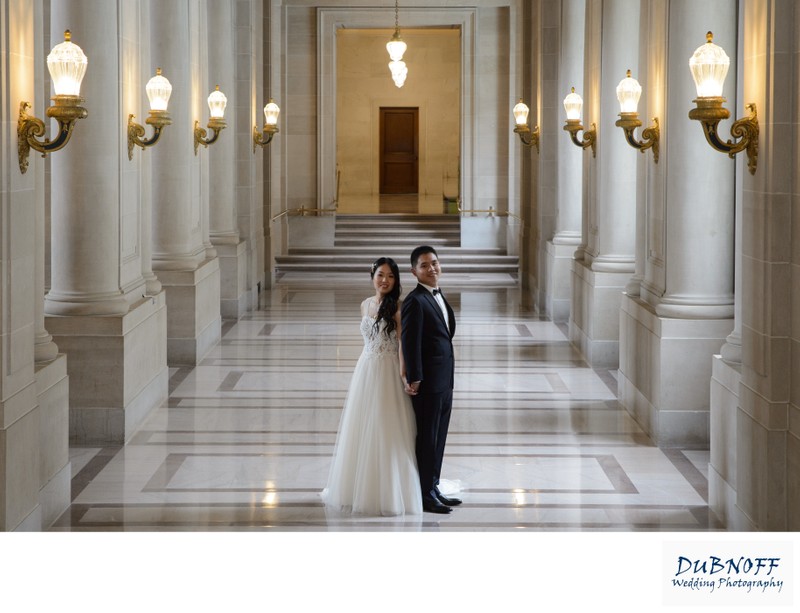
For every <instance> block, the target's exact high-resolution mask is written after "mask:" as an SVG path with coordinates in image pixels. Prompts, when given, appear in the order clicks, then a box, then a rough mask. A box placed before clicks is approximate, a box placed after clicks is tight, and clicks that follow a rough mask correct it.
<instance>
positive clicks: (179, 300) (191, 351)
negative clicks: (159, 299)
mask: <svg viewBox="0 0 800 613" xmlns="http://www.w3.org/2000/svg"><path fill="white" fill-rule="evenodd" d="M156 274H158V278H159V279H160V280H161V285H162V287H163V288H164V291H165V292H166V295H167V363H168V364H169V365H170V366H173V365H188V366H196V365H197V364H199V363H200V360H202V359H203V357H204V356H205V355H206V354H207V353H208V352H209V351H210V350H211V348H212V347H214V345H216V344H217V343H219V341H220V338H221V336H222V318H221V314H220V270H219V258H218V257H217V258H213V259H210V260H206V261H205V262H203V263H202V264H200V266H198V267H197V268H196V269H195V270H161V271H158V272H157V273H156Z"/></svg>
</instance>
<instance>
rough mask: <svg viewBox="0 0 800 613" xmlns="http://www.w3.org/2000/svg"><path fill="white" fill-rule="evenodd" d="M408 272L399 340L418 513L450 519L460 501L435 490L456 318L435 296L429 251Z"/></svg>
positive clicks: (417, 253) (419, 251)
mask: <svg viewBox="0 0 800 613" xmlns="http://www.w3.org/2000/svg"><path fill="white" fill-rule="evenodd" d="M411 272H412V274H413V275H414V276H415V277H416V278H417V281H418V282H419V284H418V285H417V287H416V288H415V289H414V291H412V292H411V293H410V294H408V296H406V298H405V300H403V308H402V339H401V340H402V345H403V361H404V363H405V372H406V393H407V394H409V395H410V396H411V403H412V405H413V406H414V414H415V416H416V420H417V440H416V454H417V467H418V468H419V480H420V485H421V487H422V507H423V509H425V510H426V511H429V512H431V513H450V512H451V511H452V509H451V508H450V507H454V506H456V505H459V504H461V500H459V499H458V498H448V497H446V496H443V495H442V493H441V492H440V491H439V487H438V485H439V475H440V473H441V471H442V457H443V455H444V445H445V440H446V439H447V427H448V425H449V424H450V409H451V407H452V405H453V378H454V371H455V359H454V357H453V342H452V338H453V334H454V333H455V331H456V318H455V315H454V314H453V309H452V308H450V305H449V304H447V301H446V300H445V299H444V296H442V293H441V292H440V291H439V276H440V275H441V272H442V270H441V268H440V266H439V258H438V256H437V254H436V250H435V249H434V248H433V247H430V246H428V245H423V246H420V247H417V248H416V249H414V251H412V252H411Z"/></svg>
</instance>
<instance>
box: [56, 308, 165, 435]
mask: <svg viewBox="0 0 800 613" xmlns="http://www.w3.org/2000/svg"><path fill="white" fill-rule="evenodd" d="M46 325H47V329H48V330H49V331H51V333H52V335H53V338H54V339H55V340H56V343H57V344H58V346H59V348H60V349H61V350H62V351H64V352H65V353H66V354H67V372H68V374H69V379H70V385H69V404H70V410H69V436H70V441H71V442H73V443H76V444H85V443H102V444H122V443H125V442H127V441H128V440H129V439H130V437H131V435H132V434H133V433H134V432H135V431H136V429H137V428H138V427H139V426H140V425H141V424H142V422H143V421H144V420H145V418H146V417H147V416H148V415H149V414H150V412H151V411H152V410H153V409H155V408H156V407H158V406H160V405H161V403H162V402H163V401H164V400H165V399H166V398H167V393H168V389H169V387H168V380H169V371H168V370H167V356H166V343H165V338H166V330H167V309H166V296H165V294H164V293H163V292H162V293H160V294H158V295H156V296H147V297H146V298H143V299H141V300H140V301H139V302H137V303H135V304H133V305H132V306H131V308H130V310H129V311H128V312H127V313H126V314H124V315H122V316H105V317H100V316H90V315H83V316H76V317H48V318H47V319H46Z"/></svg>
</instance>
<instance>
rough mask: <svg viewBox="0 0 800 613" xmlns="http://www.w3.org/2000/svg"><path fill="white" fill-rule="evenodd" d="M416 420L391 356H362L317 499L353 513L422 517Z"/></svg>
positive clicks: (354, 373) (393, 357) (385, 354)
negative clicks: (321, 489)
mask: <svg viewBox="0 0 800 613" xmlns="http://www.w3.org/2000/svg"><path fill="white" fill-rule="evenodd" d="M415 437H416V422H415V419H414V410H413V408H412V407H411V399H410V398H409V397H408V395H406V393H405V392H404V391H403V385H402V382H401V381H400V366H399V362H398V358H397V355H396V354H393V353H380V354H369V353H362V354H361V357H360V358H359V360H358V363H357V364H356V367H355V370H354V371H353V378H352V381H351V383H350V390H349V391H348V393H347V398H346V399H345V403H344V409H343V411H342V417H341V420H340V423H339V432H338V435H337V437H336V445H335V448H334V453H333V461H332V464H331V470H330V475H329V477H328V485H327V487H326V488H325V489H324V490H323V491H322V500H323V502H324V503H325V505H326V506H327V507H328V508H329V509H331V510H336V511H340V512H343V513H353V514H359V515H402V514H418V513H422V496H421V493H420V484H419V473H418V472H417V463H416V458H415V455H414V439H415Z"/></svg>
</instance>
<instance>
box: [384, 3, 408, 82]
mask: <svg viewBox="0 0 800 613" xmlns="http://www.w3.org/2000/svg"><path fill="white" fill-rule="evenodd" d="M397 2H398V0H395V1H394V34H393V35H392V39H391V40H390V41H389V42H388V43H386V51H388V52H389V59H390V60H391V61H390V62H389V70H390V72H391V73H392V80H393V81H394V84H395V85H396V86H397V87H403V83H405V81H406V76H408V67H407V66H406V63H405V62H404V61H403V54H404V53H405V52H406V49H407V48H408V45H406V43H405V42H404V41H403V39H402V38H400V21H399V18H398V16H399V9H398V6H397Z"/></svg>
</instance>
